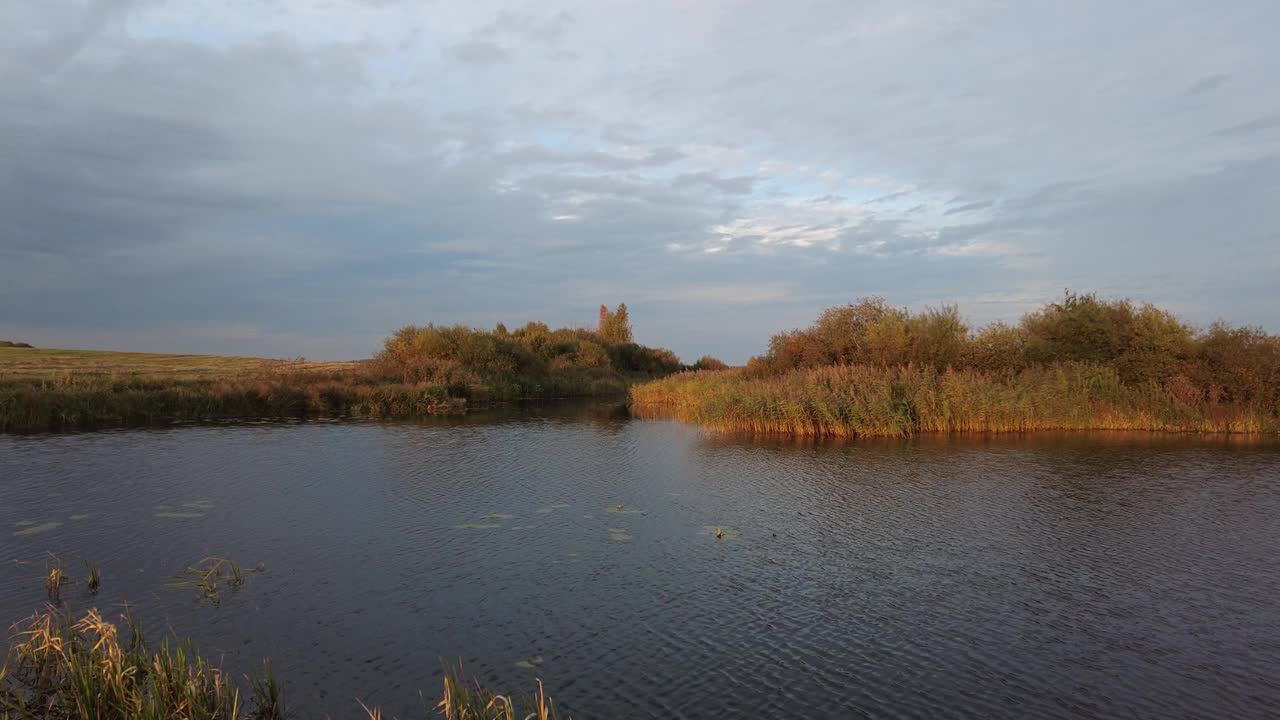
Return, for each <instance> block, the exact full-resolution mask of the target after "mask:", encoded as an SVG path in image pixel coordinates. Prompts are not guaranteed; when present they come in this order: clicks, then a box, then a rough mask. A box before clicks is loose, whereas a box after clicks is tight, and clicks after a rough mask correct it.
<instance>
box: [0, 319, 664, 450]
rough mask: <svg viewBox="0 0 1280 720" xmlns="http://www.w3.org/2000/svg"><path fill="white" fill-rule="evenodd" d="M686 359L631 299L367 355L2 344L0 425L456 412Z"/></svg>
mask: <svg viewBox="0 0 1280 720" xmlns="http://www.w3.org/2000/svg"><path fill="white" fill-rule="evenodd" d="M681 369H683V366H682V365H681V364H680V359H679V358H678V357H676V355H675V353H673V352H671V351H670V350H666V349H663V348H651V347H646V346H644V345H639V344H637V343H635V342H634V341H633V339H632V330H631V323H630V320H629V318H628V315H627V307H626V305H625V304H623V305H619V306H618V307H617V309H616V310H613V311H610V310H609V309H608V308H606V307H604V306H601V308H600V314H599V320H598V324H597V326H596V327H595V328H594V329H586V328H560V329H555V330H553V329H551V328H550V327H548V326H547V325H545V324H543V323H539V322H531V323H528V324H527V325H525V326H523V327H520V328H517V329H514V330H508V329H507V328H506V327H505V326H503V325H502V324H499V325H498V326H497V327H495V328H494V329H492V330H484V329H477V328H472V327H467V326H465V325H451V326H446V325H434V324H429V325H423V326H415V325H411V326H407V327H403V328H401V329H400V330H398V331H396V332H395V334H393V335H392V336H391V337H389V338H387V340H386V341H385V343H384V345H383V348H382V350H381V351H380V352H378V353H377V355H375V356H374V357H373V358H372V359H370V360H365V361H359V362H307V361H305V360H293V361H281V360H264V359H261V358H244V357H218V356H199V355H156V354H148V353H117V352H105V351H85V350H43V349H26V348H23V349H18V348H16V347H0V431H8V432H35V431H47V430H66V429H77V428H93V427H110V426H123V425H133V424H146V423H154V422H158V421H171V420H184V421H199V420H214V419H245V418H285V417H361V418H385V419H404V418H414V417H423V416H428V415H441V414H452V413H460V412H463V411H465V410H466V409H467V408H475V407H483V406H485V405H488V404H492V403H498V402H506V401H519V400H552V399H559V398H571V397H618V398H620V399H625V397H626V392H627V389H628V387H629V386H630V385H631V384H633V383H635V382H638V381H644V380H651V379H654V378H657V377H661V376H664V375H668V374H671V373H673V372H676V371H679V370H681Z"/></svg>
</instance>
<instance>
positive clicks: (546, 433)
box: [0, 408, 1280, 720]
mask: <svg viewBox="0 0 1280 720" xmlns="http://www.w3.org/2000/svg"><path fill="white" fill-rule="evenodd" d="M618 504H621V505H622V511H621V512H616V511H615V510H617V508H616V506H617V505H618ZM488 515H502V516H505V515H510V516H511V517H510V518H507V517H486V516H488ZM85 516H87V517H85ZM72 518H76V519H72ZM1277 518H1280V447H1277V446H1276V445H1275V444H1269V443H1251V442H1241V441H1228V440H1225V439H1221V438H1219V439H1208V440H1195V439H1187V438H1169V437H1153V436H1118V435H1071V436H1061V437H1052V436H1034V437H1031V438H997V439H981V438H978V439H975V438H962V439H946V438H933V439H922V440H915V441H878V442H859V443H845V444H825V445H823V444H818V445H815V444H812V443H806V442H785V441H772V442H770V441H750V440H745V439H734V438H723V437H721V438H717V437H712V436H708V435H705V434H703V433H701V432H700V431H698V430H697V429H695V428H692V427H689V426H686V425H682V424H678V423H674V422H664V421H638V420H636V421H633V420H629V419H628V418H627V417H626V416H625V414H619V413H617V412H611V411H608V410H604V409H592V408H586V409H582V408H579V409H572V410H564V411H552V410H543V411H537V412H534V411H530V412H526V413H523V414H521V413H516V414H514V415H510V416H506V417H500V418H492V417H491V418H485V417H477V418H471V419H469V420H467V421H465V422H440V423H432V424H422V425H378V424H322V423H320V424H302V425H285V424H261V425H236V426H218V427H183V428H173V429H164V430H136V431H120V432H103V433H88V434H79V435H63V436H33V437H12V436H6V437H0V621H8V620H16V619H18V618H20V617H22V616H24V615H26V614H29V613H30V612H31V611H33V610H34V609H36V608H37V607H39V606H40V605H41V603H42V601H43V589H42V587H41V584H40V579H39V578H40V575H41V572H42V570H43V567H44V562H45V560H46V559H47V557H48V556H47V554H46V553H48V552H54V553H57V554H58V555H59V556H60V557H61V558H62V561H63V564H64V566H65V567H66V568H67V569H68V570H69V571H70V574H71V575H72V577H73V578H75V579H77V580H79V581H82V578H83V576H84V572H83V569H82V567H81V559H82V558H90V559H92V560H94V561H95V562H97V563H98V564H99V565H100V566H101V568H102V572H103V586H102V590H101V592H100V593H99V594H98V595H97V596H96V597H91V596H89V595H87V593H86V592H85V591H84V590H83V587H82V586H81V587H76V588H72V589H69V590H67V591H66V592H65V593H64V598H65V599H66V601H67V602H68V604H69V605H71V606H72V607H74V608H79V609H83V608H86V607H89V606H91V605H96V606H98V607H100V608H102V609H104V610H109V611H110V613H111V614H112V615H114V614H116V612H117V610H118V608H119V607H120V605H121V604H122V603H124V602H126V601H127V602H128V603H129V604H130V606H131V607H132V608H133V612H134V613H135V615H137V616H138V617H139V618H140V619H141V620H142V621H143V622H144V624H145V625H147V626H148V627H150V628H152V631H153V632H152V635H153V637H154V636H156V635H158V634H160V633H161V632H162V631H163V630H164V629H166V628H171V629H172V630H173V631H175V632H177V633H179V634H182V635H190V636H193V637H195V638H196V639H197V640H198V641H199V642H200V645H201V648H202V650H203V651H204V652H205V654H206V655H212V656H214V657H217V658H222V660H223V663H224V664H225V665H227V666H230V667H232V668H235V669H237V670H239V671H245V670H251V669H253V668H254V667H255V666H256V665H257V663H258V662H259V661H260V658H262V657H264V656H269V657H271V658H272V660H273V665H274V667H275V669H276V670H277V673H278V675H279V676H281V677H282V678H283V679H284V681H285V683H286V691H287V694H288V697H289V698H290V699H291V700H292V704H293V706H294V708H295V709H296V710H298V712H299V715H298V716H299V717H311V716H317V715H318V714H319V713H321V712H329V713H331V714H333V716H334V717H356V716H357V715H358V713H359V707H358V705H356V703H355V699H356V698H360V699H362V700H363V701H364V702H366V703H369V704H374V703H377V704H381V705H382V706H383V708H384V710H387V711H388V713H389V716H390V714H395V715H397V716H399V717H401V718H405V717H425V716H426V715H427V713H426V712H425V711H423V710H422V705H423V701H422V700H420V699H419V696H418V692H419V691H422V692H423V693H424V694H425V697H426V698H427V700H428V703H430V702H433V699H434V698H435V697H436V694H437V692H438V685H439V666H440V659H441V658H443V659H447V660H450V661H457V660H461V661H462V663H463V665H464V666H465V668H466V670H467V671H468V672H469V673H471V674H474V675H477V676H479V677H480V678H481V679H482V680H484V681H486V682H488V683H492V684H493V686H495V688H499V689H501V688H506V689H516V688H527V687H531V686H532V681H533V678H534V677H535V676H538V677H542V678H543V679H544V680H545V681H546V683H547V687H548V690H549V691H551V692H553V693H554V694H555V696H556V697H557V698H558V699H559V700H560V702H561V704H562V706H563V707H564V708H566V709H568V710H570V711H571V713H572V714H573V716H574V717H576V718H579V719H580V720H582V719H587V718H642V717H663V718H668V717H670V718H680V717H685V718H721V717H806V718H850V717H890V718H892V717H903V718H906V717H918V718H980V717H984V718H985V717H1008V718H1030V717H1039V718H1079V717H1116V718H1121V717H1123V718H1177V717H1188V718H1191V717H1194V718H1214V717H1221V718H1241V717H1268V716H1270V717H1274V716H1277V715H1278V714H1280V523H1278V521H1277ZM19 523H22V524H19ZM54 523H57V524H56V525H54ZM469 524H470V525H478V526H486V525H496V526H497V527H461V526H465V525H469ZM715 528H723V529H725V537H723V538H721V539H717V538H716V537H715ZM33 529H34V532H32V530H33ZM209 553H218V554H230V555H232V556H234V557H235V558H237V559H239V560H241V561H243V562H244V563H245V564H246V565H249V566H251V565H254V564H256V563H257V562H259V561H261V562H263V563H265V566H266V568H267V572H265V573H261V574H252V575H251V576H250V578H249V581H248V583H247V584H246V585H245V586H244V587H243V588H241V589H240V590H238V591H236V592H233V593H226V592H224V594H223V595H222V602H221V603H220V604H219V605H218V606H213V605H211V604H210V603H208V602H205V601H202V600H201V599H200V598H199V597H198V596H197V595H196V594H195V593H194V592H191V591H189V590H180V589H174V588H170V587H166V584H167V583H168V582H169V581H170V579H171V578H172V576H173V575H174V574H175V573H177V572H178V571H180V570H181V569H182V568H183V567H185V566H186V565H188V564H190V563H192V562H194V561H196V560H198V559H200V558H201V557H203V556H204V555H206V554H209ZM539 659H540V662H535V661H538V660H539Z"/></svg>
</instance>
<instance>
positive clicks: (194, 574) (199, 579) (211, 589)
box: [170, 555, 261, 605]
mask: <svg viewBox="0 0 1280 720" xmlns="http://www.w3.org/2000/svg"><path fill="white" fill-rule="evenodd" d="M250 572H261V570H260V569H254V570H250ZM245 579H246V576H245V571H244V569H243V568H242V567H241V566H240V563H238V562H236V561H235V560H232V559H231V558H229V557H220V556H217V555H210V556H209V557H206V558H204V559H202V560H201V561H200V562H197V563H196V564H195V565H192V566H190V567H188V568H187V569H186V570H184V571H183V573H182V574H181V575H179V576H178V577H177V578H175V580H174V582H173V583H171V585H170V587H175V588H188V589H192V590H197V591H199V592H200V594H201V595H203V596H204V597H205V598H207V599H208V600H209V601H210V602H212V603H214V604H215V605H216V604H217V603H218V602H219V600H221V598H222V596H221V593H220V591H219V585H220V584H222V585H226V587H229V588H231V589H232V590H235V589H236V588H239V587H242V586H243V585H244V584H245Z"/></svg>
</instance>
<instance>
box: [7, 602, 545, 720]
mask: <svg viewBox="0 0 1280 720" xmlns="http://www.w3.org/2000/svg"><path fill="white" fill-rule="evenodd" d="M123 619H124V622H125V625H126V627H127V629H128V638H127V639H122V638H121V637H120V633H119V630H118V628H117V626H116V625H115V624H114V623H111V622H109V621H107V620H105V619H103V617H102V616H101V614H99V612H98V611H97V610H89V611H88V612H87V613H85V615H84V616H83V617H82V618H81V619H80V620H74V619H73V618H72V617H71V616H70V615H68V614H65V613H62V612H60V611H58V610H56V609H54V608H53V607H48V608H46V609H44V610H42V611H39V612H37V613H35V614H34V615H32V616H31V617H29V618H27V619H26V620H24V621H22V622H19V623H18V624H17V625H15V626H14V631H15V639H14V642H13V644H12V646H11V647H10V649H9V652H8V654H7V656H6V658H5V662H4V665H3V666H2V667H0V718H3V719H4V720H10V719H12V720H18V719H20V718H21V719H23V720H26V719H32V720H34V719H35V718H43V719H46V720H71V718H94V719H95V720H139V719H140V720H241V719H244V720H279V719H281V718H284V717H286V716H287V715H286V709H285V701H284V692H283V690H282V688H281V685H280V683H279V682H277V680H276V678H275V676H274V675H273V674H272V672H271V666H270V664H269V663H264V664H263V668H262V671H261V672H260V673H259V674H257V675H256V676H253V677H246V678H245V682H244V683H243V684H242V683H239V682H237V680H236V679H235V678H234V677H232V676H231V675H229V674H228V673H226V672H224V671H223V670H222V669H220V668H219V667H218V666H216V665H214V664H213V663H211V662H210V661H208V660H206V659H204V658H202V657H201V656H200V654H199V653H198V652H197V651H196V649H195V648H194V647H193V646H192V645H191V644H190V643H185V642H183V643H177V644H176V645H171V644H170V643H168V642H162V643H161V644H160V645H159V646H158V647H156V648H154V649H152V648H149V647H148V646H147V644H146V642H145V639H144V637H143V634H142V631H141V630H140V629H139V628H138V626H137V625H136V624H134V622H133V621H132V619H131V618H130V617H129V616H128V615H126V616H124V618H123ZM360 707H361V708H362V709H363V713H364V714H366V715H367V716H368V717H369V718H373V719H380V718H382V712H381V711H380V710H378V709H377V708H369V707H365V706H364V705H363V703H360ZM436 709H437V710H438V711H439V715H440V716H442V717H444V718H445V719H446V720H517V719H518V718H525V719H527V718H534V719H536V720H554V718H556V717H558V715H557V713H556V710H555V705H554V703H553V702H552V701H551V700H550V699H549V698H547V697H546V694H545V693H544V692H543V689H542V684H541V682H539V683H538V689H537V692H536V693H535V694H534V695H533V696H531V697H528V698H525V699H523V700H521V699H515V698H512V697H511V696H508V695H500V694H497V693H494V692H491V691H488V690H485V689H483V688H481V687H480V686H479V685H468V684H467V683H465V682H464V681H462V680H460V679H459V674H458V673H457V672H455V671H452V670H450V671H448V672H446V673H445V679H444V687H443V691H442V699H441V700H440V702H439V704H438V705H437V706H436Z"/></svg>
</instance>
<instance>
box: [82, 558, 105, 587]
mask: <svg viewBox="0 0 1280 720" xmlns="http://www.w3.org/2000/svg"><path fill="white" fill-rule="evenodd" d="M84 569H85V580H84V584H85V587H86V588H88V590H89V592H91V593H96V592H98V588H100V587H102V571H101V570H99V569H98V565H97V563H95V562H93V561H92V560H85V561H84Z"/></svg>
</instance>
